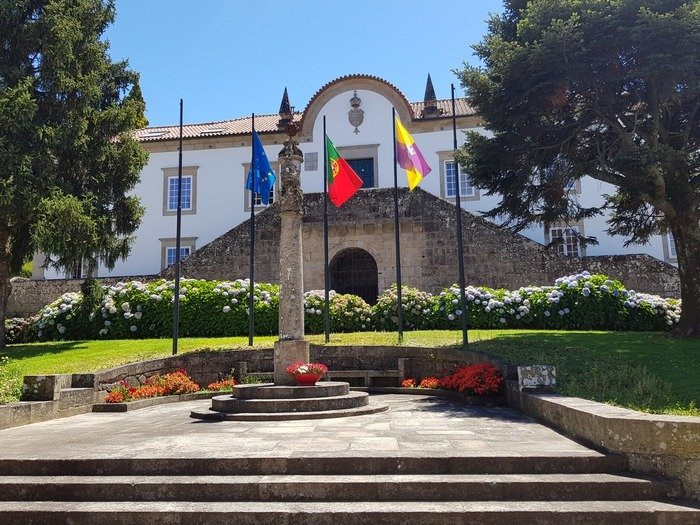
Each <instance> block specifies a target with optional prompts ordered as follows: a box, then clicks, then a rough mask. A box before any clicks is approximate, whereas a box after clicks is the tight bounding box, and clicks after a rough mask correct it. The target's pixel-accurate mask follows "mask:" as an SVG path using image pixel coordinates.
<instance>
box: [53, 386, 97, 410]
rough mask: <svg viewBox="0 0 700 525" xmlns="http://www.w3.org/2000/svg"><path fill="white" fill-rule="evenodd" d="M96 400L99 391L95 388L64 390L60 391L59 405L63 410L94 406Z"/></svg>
mask: <svg viewBox="0 0 700 525" xmlns="http://www.w3.org/2000/svg"><path fill="white" fill-rule="evenodd" d="M96 400H97V391H96V390H95V389H94V388H62V389H61V390H59V391H58V404H59V407H60V409H61V410H64V409H66V408H72V407H78V406H83V405H92V404H93V403H94V402H95V401H96Z"/></svg>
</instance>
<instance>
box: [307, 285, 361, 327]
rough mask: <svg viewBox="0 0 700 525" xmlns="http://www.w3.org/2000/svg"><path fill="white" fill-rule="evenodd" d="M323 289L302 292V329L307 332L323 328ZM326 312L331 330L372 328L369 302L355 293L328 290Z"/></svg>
mask: <svg viewBox="0 0 700 525" xmlns="http://www.w3.org/2000/svg"><path fill="white" fill-rule="evenodd" d="M324 304H325V290H311V291H309V292H306V293H305V294H304V329H305V330H306V332H307V333H309V334H320V333H323V332H324V330H325V318H324ZM328 313H329V317H330V325H331V331H333V332H361V331H364V330H371V329H372V312H371V309H370V306H369V304H367V303H366V302H365V300H364V299H362V298H361V297H358V296H356V295H350V294H339V293H336V291H335V290H329V291H328Z"/></svg>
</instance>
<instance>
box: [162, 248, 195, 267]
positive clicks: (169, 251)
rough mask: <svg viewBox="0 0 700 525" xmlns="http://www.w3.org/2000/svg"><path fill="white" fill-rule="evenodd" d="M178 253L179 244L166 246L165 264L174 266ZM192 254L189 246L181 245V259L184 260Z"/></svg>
mask: <svg viewBox="0 0 700 525" xmlns="http://www.w3.org/2000/svg"><path fill="white" fill-rule="evenodd" d="M176 254H177V246H168V247H166V248H165V259H166V260H165V265H166V266H172V265H173V264H175V255H176ZM189 254H190V247H189V246H180V260H181V261H182V260H183V259H185V258H186V257H187V256H188V255H189Z"/></svg>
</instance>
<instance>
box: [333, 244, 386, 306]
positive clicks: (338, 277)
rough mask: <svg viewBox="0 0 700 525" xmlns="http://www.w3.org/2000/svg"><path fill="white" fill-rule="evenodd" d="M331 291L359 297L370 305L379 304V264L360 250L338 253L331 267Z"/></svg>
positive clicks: (351, 249) (352, 249)
mask: <svg viewBox="0 0 700 525" xmlns="http://www.w3.org/2000/svg"><path fill="white" fill-rule="evenodd" d="M328 270H329V273H330V281H331V290H335V291H336V292H338V293H350V294H354V295H359V296H360V297H362V298H363V299H364V300H365V301H367V302H368V303H369V304H374V303H376V302H377V295H378V293H379V284H378V276H377V262H376V261H375V260H374V257H372V256H371V255H370V254H369V253H368V252H366V251H365V250H361V249H360V248H348V249H346V250H342V251H340V252H338V253H337V254H336V255H335V257H333V260H332V261H331V263H330V265H329V269H328Z"/></svg>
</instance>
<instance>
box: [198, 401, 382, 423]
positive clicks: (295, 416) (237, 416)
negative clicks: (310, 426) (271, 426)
mask: <svg viewBox="0 0 700 525" xmlns="http://www.w3.org/2000/svg"><path fill="white" fill-rule="evenodd" d="M318 399H331V398H318ZM245 401H249V400H245ZM304 401H308V400H304ZM350 402H353V400H352V399H351V400H350V401H347V400H345V401H344V403H347V404H350ZM355 402H356V400H355ZM388 409H389V405H386V404H382V403H376V402H375V403H370V404H366V405H362V406H357V407H351V408H338V409H334V410H314V411H312V412H303V411H301V412H240V413H237V412H218V411H214V409H213V408H210V409H209V410H192V412H190V417H191V418H194V419H203V420H206V421H294V420H301V419H329V418H337V417H349V416H364V415H367V414H376V413H377V412H384V411H386V410H388Z"/></svg>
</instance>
